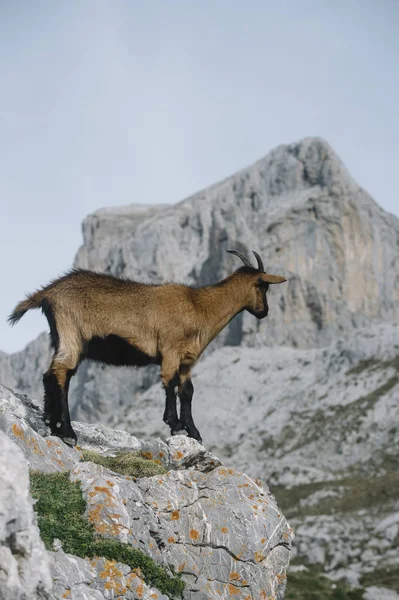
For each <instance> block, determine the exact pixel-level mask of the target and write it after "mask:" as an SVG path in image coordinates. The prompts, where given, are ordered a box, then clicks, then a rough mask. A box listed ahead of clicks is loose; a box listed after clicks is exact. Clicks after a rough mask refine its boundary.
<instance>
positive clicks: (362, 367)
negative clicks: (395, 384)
mask: <svg viewBox="0 0 399 600" xmlns="http://www.w3.org/2000/svg"><path fill="white" fill-rule="evenodd" d="M387 368H393V369H396V371H399V355H398V356H395V358H393V359H392V360H386V361H382V360H378V359H376V358H370V359H368V360H361V361H360V362H359V363H358V364H357V365H356V366H355V367H352V369H349V371H347V372H346V374H347V375H359V374H360V373H363V371H368V370H373V371H374V370H376V369H387Z"/></svg>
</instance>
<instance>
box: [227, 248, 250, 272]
mask: <svg viewBox="0 0 399 600" xmlns="http://www.w3.org/2000/svg"><path fill="white" fill-rule="evenodd" d="M227 252H230V254H235V255H236V256H238V258H241V260H242V262H243V263H244V265H245V266H246V267H251V268H252V269H253V268H254V267H253V265H251V262H250V260H249V259H248V258H247V257H246V256H244V255H243V254H241V252H237V250H227Z"/></svg>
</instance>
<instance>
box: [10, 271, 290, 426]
mask: <svg viewBox="0 0 399 600" xmlns="http://www.w3.org/2000/svg"><path fill="white" fill-rule="evenodd" d="M283 281H285V279H284V278H283V277H280V276H275V275H268V274H266V273H262V272H260V271H259V270H257V269H255V268H251V267H247V266H245V267H242V268H240V269H238V270H237V271H235V272H234V273H233V274H232V275H230V276H229V277H227V278H226V279H224V280H223V281H221V282H219V283H217V284H216V285H209V286H206V287H202V288H192V287H189V286H186V285H182V284H176V283H166V284H163V285H150V284H144V283H138V282H135V281H130V280H127V279H118V278H116V277H112V276H110V275H104V274H100V273H95V272H92V271H83V270H75V271H72V272H70V273H69V274H67V275H65V276H64V277H61V278H59V279H57V280H55V281H53V282H52V283H50V284H49V285H48V286H46V287H44V288H43V289H42V290H39V291H37V292H35V293H34V294H32V295H30V296H28V297H27V299H26V300H24V301H22V302H20V303H19V304H18V305H17V307H16V308H15V310H14V312H13V313H12V315H11V316H10V318H9V320H10V322H11V323H13V324H14V323H16V322H17V321H18V320H19V319H20V318H21V317H22V316H23V314H24V313H25V312H26V311H27V310H30V309H32V308H39V307H42V309H43V312H45V314H46V316H47V318H48V320H49V324H50V329H51V336H52V341H53V345H54V347H55V354H54V357H53V361H52V364H51V367H50V370H49V372H51V373H53V374H54V375H55V377H56V380H57V382H58V385H59V386H60V389H62V390H64V389H66V388H67V385H68V383H69V378H70V376H71V374H73V373H74V372H75V371H76V369H77V367H78V365H79V363H80V361H81V360H82V359H84V358H93V359H97V360H103V361H104V362H106V363H110V364H125V363H124V362H123V360H124V359H123V356H127V354H126V351H127V349H129V348H131V349H132V350H133V349H134V352H137V356H140V357H141V358H140V360H141V362H140V360H138V359H137V361H136V362H133V361H134V360H135V359H134V358H129V359H125V362H127V363H128V364H139V365H140V364H148V363H149V362H153V363H156V364H160V365H161V378H162V382H163V384H164V386H165V388H166V387H167V386H168V385H169V384H170V382H171V381H172V380H173V378H175V377H176V375H178V376H179V385H180V389H182V386H183V384H184V383H185V382H186V381H189V380H190V368H191V367H192V366H193V365H194V364H195V363H196V361H197V360H198V359H199V357H200V356H201V354H202V353H203V351H204V350H205V348H206V347H207V346H208V344H209V343H210V342H211V341H212V340H213V339H214V338H215V337H216V336H217V335H218V334H219V333H220V331H221V330H222V329H223V328H224V327H226V325H227V324H228V323H229V322H230V321H231V319H232V318H233V317H234V316H235V315H237V314H238V313H239V312H241V311H242V310H245V309H246V310H249V311H250V312H251V313H252V314H253V315H255V316H257V317H258V318H263V317H264V316H266V315H267V311H268V307H267V299H266V292H267V289H268V285H269V284H270V283H281V282H283ZM107 336H108V337H107ZM96 340H97V342H96ZM101 340H106V342H102V343H103V345H104V349H106V350H107V351H108V354H109V356H107V357H104V356H103V354H104V349H101V346H100V342H101ZM118 340H119V341H118ZM122 343H123V344H125V346H126V347H125V348H123V347H122V345H121V344H122ZM117 347H118V349H117V351H118V353H119V355H118V356H119V358H118V360H117V359H116V358H115V359H114V358H113V355H114V354H115V353H116V348H117ZM115 355H116V354H115ZM118 361H119V362H118ZM67 416H68V417H69V415H67Z"/></svg>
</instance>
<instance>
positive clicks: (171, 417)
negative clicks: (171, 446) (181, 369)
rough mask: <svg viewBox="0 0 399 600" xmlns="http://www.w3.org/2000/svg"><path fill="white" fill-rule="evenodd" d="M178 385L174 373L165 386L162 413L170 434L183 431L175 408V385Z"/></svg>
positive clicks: (177, 377)
mask: <svg viewBox="0 0 399 600" xmlns="http://www.w3.org/2000/svg"><path fill="white" fill-rule="evenodd" d="M177 385H179V376H178V375H175V377H173V379H171V380H170V381H169V383H168V385H167V386H165V394H166V402H165V412H164V414H163V420H164V422H165V423H166V424H167V425H169V427H170V432H171V434H172V435H175V434H176V433H179V432H181V431H184V425H183V424H182V423H181V421H179V418H178V416H177V408H176V386H177Z"/></svg>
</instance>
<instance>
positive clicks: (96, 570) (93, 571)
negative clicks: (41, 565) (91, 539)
mask: <svg viewBox="0 0 399 600" xmlns="http://www.w3.org/2000/svg"><path fill="white" fill-rule="evenodd" d="M49 557H50V567H51V575H52V577H53V582H54V591H53V594H54V600H64V599H65V598H67V599H68V600H113V599H114V598H121V599H123V600H168V598H167V596H165V595H164V594H161V592H159V591H158V590H157V589H155V588H153V587H149V586H148V585H147V584H146V583H145V582H144V581H143V580H142V579H141V577H140V576H139V575H138V574H137V573H134V572H132V570H131V569H130V567H128V566H127V565H123V564H121V563H118V562H116V561H111V560H105V559H104V558H92V559H82V558H79V557H77V556H72V555H71V554H65V552H63V551H62V549H60V550H58V551H57V552H49Z"/></svg>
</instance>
